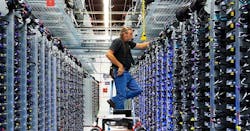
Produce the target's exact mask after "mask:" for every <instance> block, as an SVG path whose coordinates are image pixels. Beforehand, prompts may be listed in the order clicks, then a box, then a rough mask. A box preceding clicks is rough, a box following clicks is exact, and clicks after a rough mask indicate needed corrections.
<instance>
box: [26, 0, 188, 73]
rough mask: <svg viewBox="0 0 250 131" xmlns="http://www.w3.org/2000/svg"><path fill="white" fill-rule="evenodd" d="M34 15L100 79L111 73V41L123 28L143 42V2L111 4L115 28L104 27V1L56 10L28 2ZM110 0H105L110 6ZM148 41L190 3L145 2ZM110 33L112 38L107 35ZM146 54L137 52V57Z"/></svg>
mask: <svg viewBox="0 0 250 131" xmlns="http://www.w3.org/2000/svg"><path fill="white" fill-rule="evenodd" d="M26 1H27V2H28V3H29V4H30V5H31V7H32V13H33V15H34V16H36V17H37V18H39V19H41V21H42V22H43V23H44V25H45V26H47V27H48V29H49V30H50V31H51V32H52V33H53V36H54V37H58V38H60V39H61V40H62V43H63V45H64V46H65V47H67V48H68V49H69V50H70V51H71V53H72V54H73V55H74V56H76V57H77V58H78V59H79V60H81V62H82V64H83V66H84V69H85V70H86V71H87V72H89V73H91V74H95V75H97V76H100V77H101V76H102V75H103V73H108V71H109V66H110V62H109V61H108V59H107V58H106V57H105V53H106V51H107V49H108V47H109V46H110V44H111V40H112V39H114V38H116V37H118V35H119V30H120V28H121V27H122V26H124V25H127V26H130V27H133V28H134V30H135V33H134V35H135V37H134V41H135V42H141V41H140V36H141V32H142V28H141V1H142V0H111V10H112V12H111V14H112V15H111V16H112V17H111V19H110V21H111V23H110V24H111V26H109V28H107V27H104V13H103V0H64V1H63V0H55V3H56V4H55V7H46V1H44V0H26ZM108 1H109V0H105V2H108ZM145 1H146V4H147V8H146V12H147V14H146V24H147V25H146V30H147V33H146V35H147V38H148V40H152V39H153V38H155V37H157V36H158V34H159V32H160V31H161V30H163V29H164V27H165V24H167V23H169V22H171V21H173V20H175V15H174V14H175V11H176V9H178V8H179V7H181V6H183V5H185V4H187V3H188V2H190V0H145ZM152 1H154V2H152ZM107 32H108V34H107ZM142 52H143V51H141V50H134V51H133V52H132V53H133V55H134V57H135V58H136V57H137V56H139V55H141V54H142Z"/></svg>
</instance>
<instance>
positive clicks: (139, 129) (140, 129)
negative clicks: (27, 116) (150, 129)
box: [135, 127, 146, 131]
mask: <svg viewBox="0 0 250 131" xmlns="http://www.w3.org/2000/svg"><path fill="white" fill-rule="evenodd" d="M135 131H146V129H145V128H143V127H138V128H136V129H135Z"/></svg>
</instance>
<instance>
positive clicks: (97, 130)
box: [90, 127, 101, 131]
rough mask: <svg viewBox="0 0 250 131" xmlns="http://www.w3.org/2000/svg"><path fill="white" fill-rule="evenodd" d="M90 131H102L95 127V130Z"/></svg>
mask: <svg viewBox="0 0 250 131" xmlns="http://www.w3.org/2000/svg"><path fill="white" fill-rule="evenodd" d="M90 131H101V130H100V129H99V128H97V127H95V128H92V129H91V130H90Z"/></svg>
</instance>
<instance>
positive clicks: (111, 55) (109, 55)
mask: <svg viewBox="0 0 250 131" xmlns="http://www.w3.org/2000/svg"><path fill="white" fill-rule="evenodd" d="M106 57H107V58H108V59H109V60H110V61H111V63H113V64H114V65H116V66H117V67H118V76H120V75H122V74H123V72H124V67H123V65H122V63H121V62H119V61H118V60H117V59H116V57H115V56H114V51H112V50H108V52H107V53H106Z"/></svg>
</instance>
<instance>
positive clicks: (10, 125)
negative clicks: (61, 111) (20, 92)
mask: <svg viewBox="0 0 250 131" xmlns="http://www.w3.org/2000/svg"><path fill="white" fill-rule="evenodd" d="M14 13H15V12H14V11H10V12H9V14H8V16H7V18H8V21H9V24H8V28H7V55H6V56H7V59H6V63H7V66H6V68H7V72H6V73H7V74H6V80H7V82H6V83H7V110H8V113H7V130H14V121H13V120H14V102H13V101H14Z"/></svg>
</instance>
